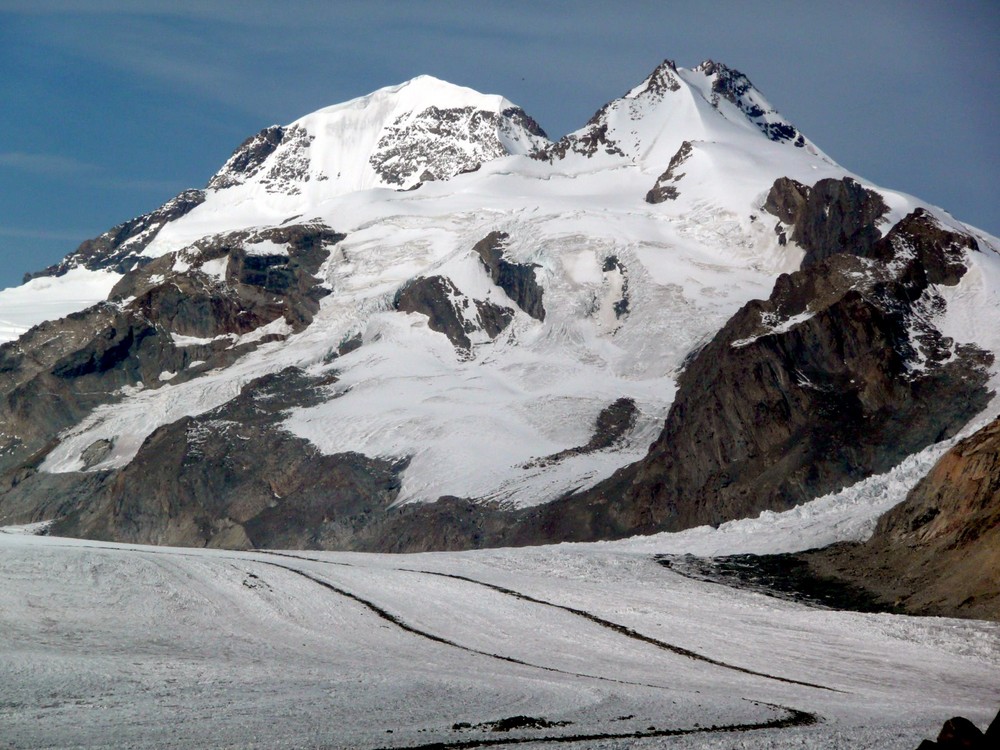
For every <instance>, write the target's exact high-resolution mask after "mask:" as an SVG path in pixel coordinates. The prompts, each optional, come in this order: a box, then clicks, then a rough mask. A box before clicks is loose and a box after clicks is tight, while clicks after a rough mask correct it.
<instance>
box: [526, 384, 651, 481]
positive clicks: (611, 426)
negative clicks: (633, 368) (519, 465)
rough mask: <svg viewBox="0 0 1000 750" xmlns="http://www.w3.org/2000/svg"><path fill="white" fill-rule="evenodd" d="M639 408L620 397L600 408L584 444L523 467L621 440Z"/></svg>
mask: <svg viewBox="0 0 1000 750" xmlns="http://www.w3.org/2000/svg"><path fill="white" fill-rule="evenodd" d="M638 413H639V409H638V407H636V405H635V401H633V400H632V399H630V398H620V399H617V400H616V401H615V402H614V403H612V404H611V405H609V406H606V407H604V408H603V409H601V413H600V414H598V415H597V421H596V422H595V424H594V434H593V435H592V436H591V438H590V440H588V441H587V444H586V445H581V446H578V447H576V448H567V449H566V450H563V451H559V452H558V453H554V454H552V455H551V456H546V457H545V458H539V459H535V460H533V461H531V462H530V463H528V464H527V465H526V466H525V468H529V467H532V466H539V465H543V464H553V463H557V462H558V461H562V460H563V459H565V458H569V457H570V456H581V455H585V454H587V453H595V452H597V451H602V450H605V449H607V448H611V447H612V446H613V445H615V444H616V443H618V442H619V441H621V440H622V439H623V438H624V437H625V436H626V435H627V434H628V432H629V431H630V430H631V429H632V428H633V427H634V426H635V420H636V417H637V416H638Z"/></svg>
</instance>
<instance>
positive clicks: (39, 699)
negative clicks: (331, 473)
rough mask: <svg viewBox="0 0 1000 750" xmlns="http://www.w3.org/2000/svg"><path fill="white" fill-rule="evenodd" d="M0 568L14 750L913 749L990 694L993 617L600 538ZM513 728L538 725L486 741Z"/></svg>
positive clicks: (6, 716) (68, 558) (106, 550)
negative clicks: (719, 574)
mask: <svg viewBox="0 0 1000 750" xmlns="http://www.w3.org/2000/svg"><path fill="white" fill-rule="evenodd" d="M304 558H310V559H304ZM54 573H58V574H57V575H54ZM0 576H2V577H3V580H4V582H5V584H4V586H3V587H2V588H0V629H2V631H3V633H4V638H3V640H2V641H0V670H2V673H3V675H4V679H3V680H2V681H0V726H2V727H3V739H4V740H5V741H6V742H7V743H9V744H11V746H13V747H19V748H40V747H67V748H68V747H73V748H107V747H123V746H133V747H135V746H141V747H149V748H187V747H211V748H222V747H241V748H273V747H330V748H352V749H358V748H379V747H393V748H404V747H416V746H428V743H443V744H441V745H435V746H436V747H446V748H447V747H473V746H477V744H479V743H491V744H494V743H496V742H503V741H504V740H510V741H511V742H515V741H516V742H519V743H524V742H528V743H529V744H527V745H526V746H528V747H538V748H541V747H547V746H548V745H549V744H551V743H552V741H553V740H554V739H556V738H558V739H559V744H560V746H565V747H580V748H584V747H587V748H592V747H605V748H625V747H635V746H638V745H639V744H641V746H642V747H651V748H656V747H671V748H675V747H685V748H688V747H689V748H709V747H768V748H791V747H826V748H855V747H885V748H898V749H899V750H912V748H913V747H916V745H917V744H918V743H919V741H920V740H921V739H922V738H924V737H929V736H933V735H934V734H935V733H936V731H937V729H938V727H939V726H940V724H941V722H942V721H943V720H944V718H947V717H950V716H952V715H955V714H962V715H965V716H968V717H969V718H971V719H972V720H973V721H976V722H978V723H979V724H980V725H981V726H984V725H985V723H986V722H987V721H988V720H989V719H990V718H992V715H993V713H994V712H995V711H996V708H997V705H998V704H1000V691H998V687H997V683H996V679H995V675H996V672H997V669H998V668H1000V628H998V626H997V625H995V624H987V623H981V622H970V621H954V620H945V619H934V618H923V619H914V618H908V617H901V616H891V615H860V614H852V613H846V612H833V611H827V610H820V609H810V608H806V607H804V606H802V605H798V604H793V603H790V602H786V601H781V600H777V599H771V598H768V597H765V596H763V595H760V594H755V593H751V592H744V591H739V590H734V589H729V588H726V587H722V586H718V585H714V584H710V583H705V582H701V581H694V580H690V579H687V578H683V577H680V576H678V575H677V574H675V573H673V572H671V571H669V570H667V569H665V568H664V567H662V566H660V565H658V564H656V563H655V562H654V561H653V560H652V559H650V557H649V556H648V555H644V554H634V553H631V554H630V553H623V552H612V551H606V550H603V549H600V548H596V547H593V546H582V547H577V548H564V547H550V548H535V549H522V550H492V551H488V552H480V553H462V554H458V553H456V554H441V553H436V554H426V555H411V556H384V555H348V554H331V553H290V554H272V553H265V552H247V553H233V552H209V551H201V550H178V549H169V548H142V547H126V546H122V545H111V544H102V543H94V542H82V541H71V540H62V539H56V538H46V537H34V536H24V535H11V534H4V533H0ZM518 716H522V717H523V716H528V717H533V718H535V719H541V720H545V721H546V722H548V723H549V725H548V726H539V727H536V728H516V727H515V728H513V729H510V730H509V731H508V732H506V733H502V732H499V731H496V726H497V725H496V722H500V721H502V720H505V719H507V720H509V719H511V718H512V717H518ZM563 722H565V724H563ZM769 722H780V724H779V725H773V724H772V725H771V726H768V723H769ZM510 723H515V722H510ZM733 725H742V726H741V727H739V728H737V729H736V730H735V731H724V730H725V729H727V728H728V729H730V730H732V729H733ZM675 733H679V734H675ZM546 737H548V738H553V739H552V740H549V741H545V739H544V738H546ZM638 737H645V739H642V740H640V739H637V738H638ZM532 738H534V739H535V741H531V739H532ZM573 738H576V739H575V740H574V739H573ZM460 743H466V744H460Z"/></svg>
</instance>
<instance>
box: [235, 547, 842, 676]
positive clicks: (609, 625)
mask: <svg viewBox="0 0 1000 750" xmlns="http://www.w3.org/2000/svg"><path fill="white" fill-rule="evenodd" d="M255 551H257V552H261V553H263V554H267V555H276V556H279V557H289V558H293V559H297V560H306V561H309V562H316V563H321V564H326V565H341V566H347V567H352V566H351V565H350V563H339V562H335V561H329V560H321V559H318V558H314V557H303V556H301V555H292V554H289V553H287V552H270V551H264V550H255ZM271 564H274V563H271ZM278 567H285V566H280V565H279V566H278ZM287 569H288V570H292V571H293V572H298V573H300V574H302V573H301V571H297V570H295V569H293V568H287ZM397 570H400V571H402V572H406V573H417V574H420V575H430V576H438V577H440V578H451V579H454V580H457V581H464V582H465V583H470V584H473V585H475V586H482V587H484V588H487V589H490V590H492V591H496V592H498V593H501V594H504V595H506V596H511V597H514V598H515V599H520V600H522V601H526V602H531V603H532V604H538V605H541V606H544V607H552V608H553V609H558V610H561V611H563V612H568V613H570V614H572V615H575V616H577V617H581V618H583V619H585V620H588V621H590V622H592V623H594V624H595V625H599V626H600V627H602V628H606V629H607V630H611V631H613V632H615V633H618V634H619V635H623V636H625V637H626V638H631V639H632V640H635V641H640V642H642V643H647V644H649V645H651V646H655V647H656V648H659V649H661V650H663V651H669V652H671V653H673V654H677V655H678V656H683V657H686V658H688V659H693V660H695V661H700V662H703V663H705V664H710V665H712V666H714V667H721V668H722V669H728V670H731V671H734V672H739V673H741V674H747V675H751V676H753V677H761V678H763V679H767V680H775V681H777V682H783V683H786V684H789V685H800V686H802V687H808V688H815V689H817V690H826V691H829V692H833V693H839V692H843V691H841V690H836V689H835V688H831V687H827V686H826V685H819V684H817V683H814V682H804V681H802V680H794V679H792V678H790V677H781V676H779V675H772V674H768V673H767V672H759V671H757V670H754V669H749V668H747V667H741V666H739V665H736V664H730V663H728V662H724V661H720V660H719V659H713V658H712V657H710V656H705V655H703V654H699V653H698V652H696V651H692V650H691V649H687V648H684V647H682V646H677V645H674V644H672V643H667V642H666V641H661V640H659V639H657V638H653V637H651V636H648V635H644V634H643V633H640V632H638V631H636V630H633V629H632V628H629V627H626V626H625V625H621V624H619V623H616V622H612V621H611V620H605V619H604V618H603V617H600V616H598V615H595V614H594V613H592V612H588V611H586V610H583V609H576V608H575V607H569V606H566V605H564V604H556V603H555V602H550V601H547V600H545V599H538V598H536V597H533V596H530V595H528V594H524V593H522V592H520V591H514V590H513V589H508V588H504V587H503V586H497V585H495V584H492V583H486V582H484V581H480V580H477V579H475V578H468V577H466V576H461V575H457V574H455V573H438V572H436V571H432V570H416V569H412V568H397ZM306 577H307V578H310V577H311V576H308V575H307V576H306ZM314 580H315V579H314ZM317 582H319V581H317ZM324 585H325V584H324ZM331 588H333V587H331ZM352 598H356V597H352ZM451 645H455V644H451ZM460 648H464V647H460ZM477 653H482V652H477ZM499 658H504V659H506V658H507V657H499ZM508 660H509V659H508ZM531 666H536V665H531ZM542 668H543V669H548V668H547V667H542ZM554 671H559V670H554ZM576 676H578V677H583V676H587V675H576ZM599 679H607V678H599ZM616 682H620V681H618V680H616ZM630 684H633V683H630ZM646 687H654V686H648V685H647V686H646Z"/></svg>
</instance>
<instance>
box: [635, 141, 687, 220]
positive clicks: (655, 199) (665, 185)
mask: <svg viewBox="0 0 1000 750" xmlns="http://www.w3.org/2000/svg"><path fill="white" fill-rule="evenodd" d="M691 150H692V149H691V141H684V143H682V144H681V147H680V148H679V149H677V153H676V154H674V155H673V156H672V157H670V164H668V165H667V171H666V172H664V173H663V174H661V175H660V176H659V177H658V178H657V179H656V184H655V185H653V187H652V189H651V190H650V191H649V192H648V193H646V203H653V204H656V203H663V202H664V201H667V200H676V199H677V196H678V195H680V193H678V192H677V188H676V187H675V186H674V185H671V184H670V183H671V182H677V181H678V180H680V179H681V178H682V177H683V176H684V173H683V172H682V173H681V174H677V168H678V167H679V166H681V165H682V164H683V163H684V162H686V161H687V160H688V159H689V158H691Z"/></svg>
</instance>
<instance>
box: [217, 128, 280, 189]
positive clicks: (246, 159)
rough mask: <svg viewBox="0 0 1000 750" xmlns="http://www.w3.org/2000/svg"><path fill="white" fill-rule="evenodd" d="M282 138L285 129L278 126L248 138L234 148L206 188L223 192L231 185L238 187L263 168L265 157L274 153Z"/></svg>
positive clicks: (265, 129)
mask: <svg viewBox="0 0 1000 750" xmlns="http://www.w3.org/2000/svg"><path fill="white" fill-rule="evenodd" d="M284 137H285V128H283V127H281V126H280V125H271V126H270V127H267V128H264V129H263V130H261V131H260V132H259V133H257V134H256V135H252V136H250V137H249V138H247V139H246V140H245V141H243V143H241V144H240V145H239V146H238V147H237V148H236V150H235V151H234V152H233V155H232V156H230V157H229V160H228V161H227V162H226V163H225V164H224V165H223V166H222V169H220V170H219V171H218V172H217V173H216V174H215V175H214V176H213V177H212V179H211V180H209V183H208V187H209V188H210V189H212V190H223V189H225V188H228V187H232V186H233V185H240V184H242V183H243V182H244V181H245V180H246V179H247V178H248V177H253V176H254V175H255V174H257V173H258V172H259V171H260V170H261V168H262V167H263V166H264V162H265V161H266V160H267V157H269V156H270V155H271V154H273V153H274V152H275V150H276V149H277V148H278V146H279V145H280V144H281V142H282V140H283V139H284Z"/></svg>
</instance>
